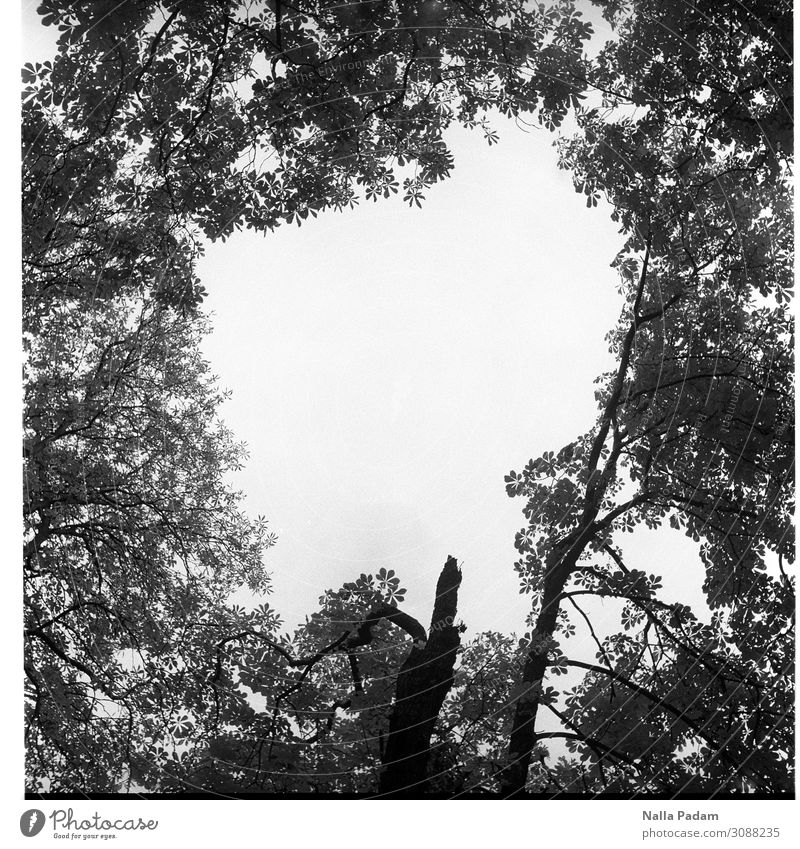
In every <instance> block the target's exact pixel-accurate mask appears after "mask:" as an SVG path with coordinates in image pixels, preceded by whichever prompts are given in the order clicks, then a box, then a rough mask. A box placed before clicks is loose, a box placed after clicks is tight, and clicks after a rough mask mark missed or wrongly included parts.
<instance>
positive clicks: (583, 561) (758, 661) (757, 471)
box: [503, 3, 794, 794]
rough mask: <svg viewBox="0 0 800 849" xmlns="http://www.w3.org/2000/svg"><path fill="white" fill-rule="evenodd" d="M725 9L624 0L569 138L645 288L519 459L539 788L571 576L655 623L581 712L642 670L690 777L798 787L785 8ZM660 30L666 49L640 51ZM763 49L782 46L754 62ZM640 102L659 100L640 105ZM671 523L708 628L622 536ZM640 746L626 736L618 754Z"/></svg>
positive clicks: (617, 647) (631, 615) (589, 189)
mask: <svg viewBox="0 0 800 849" xmlns="http://www.w3.org/2000/svg"><path fill="white" fill-rule="evenodd" d="M714 10H715V11H718V10H717V8H716V6H715V7H714ZM710 11H711V10H710V8H708V9H706V8H705V7H704V5H703V4H700V5H699V6H697V7H696V9H695V13H694V14H690V15H687V16H685V17H683V16H681V15H680V14H679V13H678V9H677V8H676V6H673V5H671V4H650V3H641V4H639V3H632V4H627V5H626V7H625V14H623V13H622V12H620V11H619V6H618V5H617V6H614V7H611V8H609V9H608V10H607V14H608V15H609V16H610V17H612V19H614V20H618V21H619V38H618V39H617V40H615V41H613V42H611V43H610V44H609V45H608V46H607V47H606V49H605V50H604V51H603V52H602V53H601V55H600V57H599V59H598V61H597V68H596V70H595V69H593V72H592V74H591V75H590V79H591V82H592V83H593V84H595V85H596V86H597V87H598V88H599V89H600V91H601V92H602V93H603V100H602V108H603V109H605V110H607V111H606V114H601V113H600V111H599V109H598V108H591V109H587V110H584V111H579V114H578V117H579V123H580V126H581V131H582V132H581V135H580V136H579V137H577V138H576V139H574V140H573V141H568V142H564V143H563V144H562V165H563V167H565V168H569V169H570V170H571V171H572V172H573V174H574V179H575V184H576V189H577V190H578V191H583V192H585V193H586V195H587V198H588V201H587V202H588V203H594V202H596V200H595V199H596V197H597V195H598V194H599V193H600V192H603V193H605V194H606V197H607V198H608V200H609V201H610V202H611V204H612V205H613V208H614V214H613V216H614V218H615V219H616V220H618V221H619V222H620V224H621V226H622V229H623V232H624V233H625V234H626V235H627V237H628V240H627V242H626V244H625V246H624V248H623V250H622V252H621V254H620V255H619V256H618V257H617V261H616V262H617V265H618V266H619V268H620V271H621V279H622V291H623V292H624V293H625V295H626V300H627V305H626V307H625V310H624V313H623V315H622V317H621V320H620V322H619V325H618V326H617V328H616V329H615V330H614V331H613V332H612V334H611V336H610V342H611V346H612V351H614V352H615V353H616V355H617V359H618V368H617V370H616V372H614V373H612V374H610V375H606V376H604V377H603V378H602V379H601V382H600V388H599V390H598V393H597V395H598V400H599V402H600V415H599V418H598V422H597V425H596V427H595V428H594V430H593V431H592V432H590V433H589V434H586V435H585V436H582V437H580V438H578V439H577V440H575V441H573V442H571V443H570V444H569V445H567V446H565V447H564V448H563V449H562V450H561V451H560V452H558V454H553V453H546V454H545V455H543V456H542V457H540V458H539V459H537V460H535V461H533V460H532V461H531V462H530V463H529V464H528V466H526V468H525V469H524V471H523V472H522V473H519V474H518V473H512V474H511V475H509V476H508V477H507V478H506V481H507V484H508V490H509V493H510V494H512V495H518V494H522V495H525V496H526V497H527V498H528V506H527V508H526V510H525V513H526V517H527V518H528V520H529V523H530V524H529V526H528V527H527V528H524V529H523V530H522V531H521V532H520V534H519V535H518V537H517V547H518V549H519V551H520V553H521V554H522V556H523V557H522V559H521V560H520V561H519V562H518V564H517V570H518V572H519V573H520V576H521V578H522V580H523V582H524V587H525V588H526V589H529V590H532V591H534V593H535V594H536V601H537V606H538V608H539V613H538V616H537V617H536V618H535V627H534V631H533V635H532V638H531V646H530V649H529V650H528V655H527V659H526V663H525V669H524V672H523V675H522V682H523V684H524V685H525V686H524V688H523V692H522V694H521V695H520V696H519V698H518V702H517V707H516V711H515V720H514V727H513V729H512V731H511V735H510V744H509V756H508V766H507V768H506V775H505V780H504V785H503V786H504V792H506V793H509V794H513V793H518V792H521V791H522V790H523V789H524V787H525V783H526V775H527V769H528V765H529V763H530V761H531V757H532V752H533V750H534V747H535V745H536V740H537V735H536V732H535V722H536V716H537V709H538V705H539V703H540V701H541V692H542V686H543V682H544V679H545V674H546V671H547V669H548V666H549V665H551V663H555V664H556V666H558V665H559V664H561V663H562V660H561V657H560V653H559V652H558V651H557V646H556V644H555V643H554V635H555V634H556V632H557V631H559V630H561V629H562V628H563V623H560V621H559V619H560V613H561V605H562V603H563V602H564V601H566V600H569V601H570V602H571V603H572V604H575V602H574V596H575V594H576V593H577V594H591V593H597V594H600V595H617V596H620V597H622V598H625V599H627V600H628V605H627V606H626V608H625V609H624V610H623V619H622V622H623V625H624V626H625V628H626V630H627V629H630V628H631V627H633V625H634V624H635V623H637V622H644V623H645V624H644V629H643V632H642V636H641V638H640V639H639V640H638V641H637V640H634V639H631V638H629V637H627V635H618V636H616V637H613V638H610V639H609V640H608V641H606V644H604V645H600V644H598V652H599V653H598V659H602V660H603V665H602V666H598V665H597V664H590V665H588V666H587V665H585V664H584V666H583V668H586V669H587V670H588V671H589V672H590V673H591V675H590V676H589V677H588V678H587V680H586V682H585V684H584V685H583V687H582V688H579V690H578V693H577V694H576V697H575V698H573V699H572V707H573V711H572V712H570V713H568V716H569V717H571V719H572V721H573V722H575V721H576V720H577V718H578V713H577V712H576V711H575V710H574V709H575V708H577V707H578V706H584V707H585V706H586V705H587V700H588V701H589V702H591V701H592V700H596V699H597V698H599V693H600V692H601V691H603V690H604V689H605V690H607V689H608V687H609V686H611V685H612V684H613V682H614V681H617V682H623V684H624V685H625V686H627V687H628V689H629V691H632V692H633V694H634V697H635V700H636V701H637V702H640V703H641V709H642V710H645V714H643V717H644V719H643V721H642V724H643V725H644V726H645V728H646V731H645V733H644V738H643V739H641V740H638V742H639V743H640V744H641V745H642V747H643V748H644V750H645V751H647V752H648V753H651V752H652V749H653V747H654V746H662V747H663V749H664V752H665V756H666V757H667V758H669V757H674V756H675V753H676V752H677V751H679V750H680V748H681V747H682V746H685V745H686V744H687V743H688V742H691V743H692V744H693V745H695V746H697V747H699V750H696V751H695V753H694V754H693V756H692V758H691V759H690V760H691V762H692V772H693V773H694V774H695V775H696V776H697V777H696V779H695V780H694V781H695V784H698V785H703V786H711V785H714V786H717V787H723V788H725V787H729V786H734V787H736V788H738V789H750V790H753V789H756V790H760V791H762V792H776V791H780V790H786V789H787V788H789V787H790V786H791V783H790V782H791V779H788V778H787V775H788V773H789V772H790V769H789V765H788V763H787V758H788V752H789V751H790V748H791V747H790V745H789V743H788V739H789V738H788V736H787V735H789V734H790V731H789V729H790V728H791V722H792V711H791V703H790V702H787V701H786V699H785V697H784V694H785V692H786V690H787V685H788V683H789V682H788V680H787V676H788V675H789V671H790V669H791V663H792V643H791V632H792V627H791V621H790V618H791V615H792V609H793V598H794V596H793V589H792V587H791V584H790V583H789V581H788V579H786V578H785V576H784V575H783V573H781V576H776V577H773V576H770V575H769V574H768V573H767V572H766V571H765V566H766V557H767V553H770V554H772V556H773V557H774V558H776V559H777V560H778V561H779V562H782V561H783V560H791V559H792V558H793V547H792V532H791V513H792V503H793V497H792V492H793V475H792V471H793V462H792V460H793V457H792V448H791V446H792V442H793V436H792V434H793V412H792V404H791V397H792V392H791V374H792V370H791V363H792V360H791V353H790V350H791V322H790V319H789V317H788V313H787V310H786V298H787V291H788V290H789V288H790V287H791V272H790V267H791V263H790V257H791V223H790V215H789V201H788V197H789V194H788V187H787V184H786V169H785V165H786V161H787V159H786V158H787V138H788V136H787V133H786V120H787V119H786V112H785V109H786V104H785V103H784V102H783V101H782V99H781V95H782V93H783V92H785V91H786V90H787V89H786V88H782V87H781V86H782V85H785V84H786V81H787V80H788V77H787V73H788V65H787V60H788V53H787V52H786V50H785V46H784V45H785V38H786V37H787V33H788V29H787V28H786V26H785V22H786V20H788V18H787V15H788V9H786V8H784V9H783V12H784V15H783V17H780V16H776V14H774V12H775V11H777V10H776V9H775V7H772V11H770V12H769V13H768V14H765V15H764V16H763V17H762V18H761V19H755V18H754V17H750V16H749V12H748V16H747V19H746V20H745V21H743V20H742V19H741V17H740V13H736V14H732V15H731V16H730V18H729V19H726V24H730V26H729V28H728V29H727V30H726V31H724V32H722V33H720V31H719V28H718V27H715V26H714V25H713V24H712V23H711V17H710V14H709V12H710ZM762 11H763V10H762ZM618 16H621V17H618ZM677 41H681V44H682V47H680V48H677V49H675V43H676V42H677ZM642 44H647V45H648V47H649V48H652V54H651V53H650V51H649V50H648V56H647V60H646V61H644V62H643V61H642V56H641V48H640V45H642ZM751 52H752V53H754V54H755V55H758V56H762V55H763V57H764V64H763V66H760V65H755V64H752V63H750V64H748V66H747V67H748V70H747V72H746V73H745V74H743V75H741V66H742V56H743V55H748V54H749V53H751ZM762 67H763V70H762ZM734 78H735V79H736V81H737V86H738V85H739V83H741V85H742V87H743V89H742V92H739V91H738V90H737V88H736V87H733V88H731V83H732V81H733V80H734ZM709 91H710V92H711V94H708V92H709ZM628 104H632V105H635V106H646V107H648V108H647V109H646V110H645V111H644V112H643V113H641V115H638V114H637V115H635V116H632V115H631V114H630V113H629V110H626V109H625V108H624V107H625V106H627V105H628ZM751 106H752V111H749V110H750V109H751ZM620 113H622V114H620ZM761 122H763V124H764V132H763V133H760V132H757V131H756V130H755V129H754V128H758V127H759V126H760V124H761ZM623 472H627V477H628V479H629V482H626V481H625V478H624V477H623ZM665 520H669V522H670V524H671V525H672V526H673V527H679V528H683V529H684V530H685V531H686V533H687V534H688V535H689V536H691V537H692V538H693V539H694V540H696V541H698V542H701V550H700V554H701V558H702V561H703V564H704V566H705V568H706V574H707V579H706V584H705V587H704V588H705V591H706V595H707V599H708V604H709V605H710V606H711V607H712V608H714V609H716V610H717V611H718V612H717V614H716V615H715V620H714V622H713V625H712V627H711V628H710V629H707V628H703V627H701V626H700V625H699V623H697V621H696V619H695V618H694V616H693V615H692V614H691V612H690V611H688V610H687V609H685V606H678V607H676V606H675V605H667V606H666V607H664V606H663V603H659V602H658V601H657V600H656V597H655V591H656V590H657V589H658V586H659V584H658V579H657V578H656V577H654V576H648V575H647V574H646V573H644V572H642V571H641V570H632V569H629V568H628V567H627V566H626V565H625V563H624V560H623V558H622V556H621V554H620V550H619V543H618V538H619V535H620V533H622V532H624V531H625V530H630V529H632V528H633V527H634V526H636V525H637V524H640V523H646V524H647V525H648V526H649V527H658V526H659V525H660V524H661V523H663V522H664V521H665ZM597 560H600V564H599V565H595V562H596V561H597ZM577 609H578V612H579V613H581V611H580V608H577ZM581 615H585V614H582V613H581ZM587 621H588V620H587ZM751 622H754V623H755V624H754V625H751V624H750V623H751ZM652 637H656V638H657V640H658V646H657V649H658V650H657V652H656V653H653V651H652V646H651V644H650V642H648V640H649V639H652ZM554 651H555V653H556V654H555V660H554V657H553V652H554ZM648 652H649V660H648ZM573 665H575V664H574V663H573ZM731 686H732V687H733V691H732V692H731V693H729V692H728V690H729V688H730V687H731ZM720 688H721V689H722V691H723V693H724V694H725V695H724V698H721V699H720V697H719V695H718V694H717V692H716V691H717V689H720ZM676 691H677V692H676ZM642 700H643V701H642ZM645 702H649V704H647V705H646V706H645V704H644V703H645ZM675 702H677V704H676V703H675ZM770 704H772V705H774V706H776V708H777V709H776V710H774V711H770V709H769V708H767V705H770ZM626 710H627V708H626ZM765 711H766V713H765ZM593 712H596V709H595V710H594V711H590V714H591V713H593ZM654 714H656V715H654ZM611 719H613V717H612V718H611ZM611 719H609V721H611ZM603 722H604V720H601V718H600V717H598V723H599V725H598V727H599V728H601V729H604V730H605V726H604V724H603ZM648 724H649V727H647V726H648ZM609 733H610V734H611V736H612V740H611V745H610V748H611V749H612V751H614V752H618V751H620V746H619V744H618V743H616V742H615V741H614V739H613V737H614V734H615V733H616V732H613V731H611V730H609ZM592 734H593V736H594V732H592ZM648 735H649V737H648ZM667 737H668V738H669V739H668V740H667V739H666V738H667ZM600 739H601V740H603V739H604V737H603V736H602V735H601V737H600ZM645 743H646V744H647V745H646V746H645V745H644V744H645ZM606 745H609V742H608V741H606ZM630 745H631V744H630V735H629V737H628V741H627V742H626V743H625V745H624V746H622V750H623V751H625V750H626V748H628V749H629V748H630ZM754 747H756V748H755V749H754ZM756 752H758V754H756ZM648 758H650V754H648ZM706 770H707V771H706ZM673 780H674V779H673ZM787 782H788V783H787ZM678 786H680V785H678Z"/></svg>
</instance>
